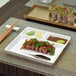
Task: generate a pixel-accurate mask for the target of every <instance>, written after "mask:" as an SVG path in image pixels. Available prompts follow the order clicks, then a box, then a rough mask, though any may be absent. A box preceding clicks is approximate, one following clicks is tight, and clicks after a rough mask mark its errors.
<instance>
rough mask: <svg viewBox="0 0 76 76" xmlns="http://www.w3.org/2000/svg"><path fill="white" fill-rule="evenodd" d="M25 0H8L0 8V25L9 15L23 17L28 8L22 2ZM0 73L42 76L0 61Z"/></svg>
mask: <svg viewBox="0 0 76 76" xmlns="http://www.w3.org/2000/svg"><path fill="white" fill-rule="evenodd" d="M27 1H28V0H10V2H8V3H7V4H6V5H5V6H3V7H2V8H0V26H1V25H2V24H3V23H4V22H5V21H7V19H8V18H10V17H16V18H21V19H24V17H23V14H24V13H25V11H26V10H27V8H28V7H25V6H24V4H25V3H26V2H27ZM0 73H3V74H5V75H8V76H43V75H41V74H38V73H35V72H31V71H28V70H24V69H20V68H17V67H13V66H10V65H6V64H5V63H4V62H3V63H0Z"/></svg>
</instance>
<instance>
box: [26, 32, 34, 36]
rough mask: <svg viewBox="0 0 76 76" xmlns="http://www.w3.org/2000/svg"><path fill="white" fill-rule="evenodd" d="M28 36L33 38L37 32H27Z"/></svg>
mask: <svg viewBox="0 0 76 76" xmlns="http://www.w3.org/2000/svg"><path fill="white" fill-rule="evenodd" d="M26 34H27V35H29V36H32V35H35V32H34V31H30V32H27V33H26Z"/></svg>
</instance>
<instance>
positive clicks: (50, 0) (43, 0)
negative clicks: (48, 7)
mask: <svg viewBox="0 0 76 76" xmlns="http://www.w3.org/2000/svg"><path fill="white" fill-rule="evenodd" d="M39 1H40V2H42V3H46V4H48V3H51V2H52V0H39Z"/></svg>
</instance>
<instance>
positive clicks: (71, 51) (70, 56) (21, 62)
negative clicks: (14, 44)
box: [0, 18, 76, 76]
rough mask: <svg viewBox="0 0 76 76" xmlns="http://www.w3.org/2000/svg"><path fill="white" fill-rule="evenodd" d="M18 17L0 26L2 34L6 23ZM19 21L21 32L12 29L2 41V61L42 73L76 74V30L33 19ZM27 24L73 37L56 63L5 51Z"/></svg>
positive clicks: (12, 20)
mask: <svg viewBox="0 0 76 76" xmlns="http://www.w3.org/2000/svg"><path fill="white" fill-rule="evenodd" d="M16 20H17V19H16V18H10V19H8V20H7V22H5V23H4V24H3V25H2V26H1V27H0V35H1V34H2V33H3V32H4V31H5V30H6V29H5V25H6V24H13V22H15V21H16ZM18 20H19V23H18V24H17V26H19V27H20V30H19V32H14V31H12V32H11V33H10V35H8V37H7V38H6V39H5V40H4V41H3V42H2V43H0V62H3V63H5V64H9V65H12V66H16V67H19V68H23V69H28V70H31V71H36V72H38V73H41V74H48V75H50V74H53V75H56V76H61V75H62V76H64V75H65V76H67V75H69V76H72V75H73V76H75V75H76V65H75V63H76V51H75V47H76V46H75V44H76V32H75V31H70V30H66V29H61V28H57V27H53V26H47V25H45V24H39V23H34V22H31V21H26V20H21V19H18ZM27 26H31V27H35V28H39V29H43V30H47V31H51V32H56V33H61V34H65V35H69V36H71V37H72V39H71V42H70V44H69V45H68V46H67V48H66V49H65V50H64V52H63V54H62V56H61V57H60V58H59V60H57V62H56V64H55V65H53V66H47V65H46V66H45V65H42V64H39V63H36V62H33V61H29V60H26V59H22V58H19V57H14V56H11V55H7V54H6V53H5V50H4V49H5V47H6V46H7V45H8V44H9V43H10V42H11V41H12V40H13V39H14V38H15V37H16V36H17V35H18V34H19V33H20V32H21V31H22V30H23V29H24V28H25V27H27Z"/></svg>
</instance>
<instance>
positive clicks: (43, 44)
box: [21, 38, 55, 55]
mask: <svg viewBox="0 0 76 76" xmlns="http://www.w3.org/2000/svg"><path fill="white" fill-rule="evenodd" d="M21 49H28V50H33V51H36V52H40V53H44V54H48V55H54V54H55V47H54V45H53V44H50V43H49V42H48V41H39V40H37V39H36V38H32V39H30V40H25V42H24V43H23V45H22V47H21Z"/></svg>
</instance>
